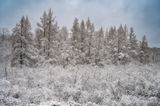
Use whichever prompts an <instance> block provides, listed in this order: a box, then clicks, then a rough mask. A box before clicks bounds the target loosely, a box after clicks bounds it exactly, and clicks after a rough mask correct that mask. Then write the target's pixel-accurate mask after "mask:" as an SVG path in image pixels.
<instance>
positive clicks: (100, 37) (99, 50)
mask: <svg viewBox="0 0 160 106" xmlns="http://www.w3.org/2000/svg"><path fill="white" fill-rule="evenodd" d="M103 38H104V31H103V28H100V30H99V31H98V33H97V43H96V55H95V63H96V64H98V63H99V62H100V61H101V60H102V59H103V57H102V56H103V50H102V46H103Z"/></svg>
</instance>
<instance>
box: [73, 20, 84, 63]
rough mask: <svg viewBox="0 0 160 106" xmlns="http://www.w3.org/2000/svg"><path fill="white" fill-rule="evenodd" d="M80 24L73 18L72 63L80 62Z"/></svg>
mask: <svg viewBox="0 0 160 106" xmlns="http://www.w3.org/2000/svg"><path fill="white" fill-rule="evenodd" d="M80 31H81V30H80V25H79V22H78V19H77V18H75V20H74V23H73V26H72V38H71V39H72V40H71V42H72V51H71V52H72V57H73V64H81V63H82V58H81V53H82V52H81V49H80V47H81V42H80V41H81V33H80Z"/></svg>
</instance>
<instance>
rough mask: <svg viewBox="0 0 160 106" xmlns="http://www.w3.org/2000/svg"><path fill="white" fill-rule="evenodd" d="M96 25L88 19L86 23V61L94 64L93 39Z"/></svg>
mask: <svg viewBox="0 0 160 106" xmlns="http://www.w3.org/2000/svg"><path fill="white" fill-rule="evenodd" d="M94 29H95V28H94V24H93V23H91V21H90V19H89V18H88V20H87V22H86V39H85V42H86V47H87V53H86V59H87V63H93V58H94V57H93V56H94V55H93V54H94V53H93V43H94V42H93V37H94Z"/></svg>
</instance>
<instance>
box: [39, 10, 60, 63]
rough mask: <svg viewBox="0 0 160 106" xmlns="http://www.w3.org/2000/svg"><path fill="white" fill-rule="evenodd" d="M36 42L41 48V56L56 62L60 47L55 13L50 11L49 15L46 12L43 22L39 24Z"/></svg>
mask: <svg viewBox="0 0 160 106" xmlns="http://www.w3.org/2000/svg"><path fill="white" fill-rule="evenodd" d="M37 26H38V28H37V30H36V40H37V41H38V42H37V44H38V47H40V49H39V50H40V52H39V53H40V54H41V55H42V56H43V57H44V58H45V59H47V60H53V61H54V62H56V58H57V55H58V54H59V53H57V52H58V47H59V45H60V44H59V43H60V41H59V39H58V29H59V28H58V24H57V22H56V21H55V17H53V12H52V10H51V9H49V11H48V13H46V12H44V13H43V16H42V18H41V22H40V23H37Z"/></svg>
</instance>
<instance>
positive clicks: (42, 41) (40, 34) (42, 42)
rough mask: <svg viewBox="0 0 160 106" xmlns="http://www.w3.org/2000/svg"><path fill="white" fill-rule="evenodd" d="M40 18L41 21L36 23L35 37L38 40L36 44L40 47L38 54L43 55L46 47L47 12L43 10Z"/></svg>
mask: <svg viewBox="0 0 160 106" xmlns="http://www.w3.org/2000/svg"><path fill="white" fill-rule="evenodd" d="M40 19H41V22H40V23H37V26H38V28H37V29H36V39H37V41H38V42H37V45H38V47H40V48H39V50H40V54H41V55H44V56H45V55H46V54H45V53H46V49H47V47H46V45H47V13H46V12H44V13H43V16H42V17H41V18H40Z"/></svg>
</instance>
